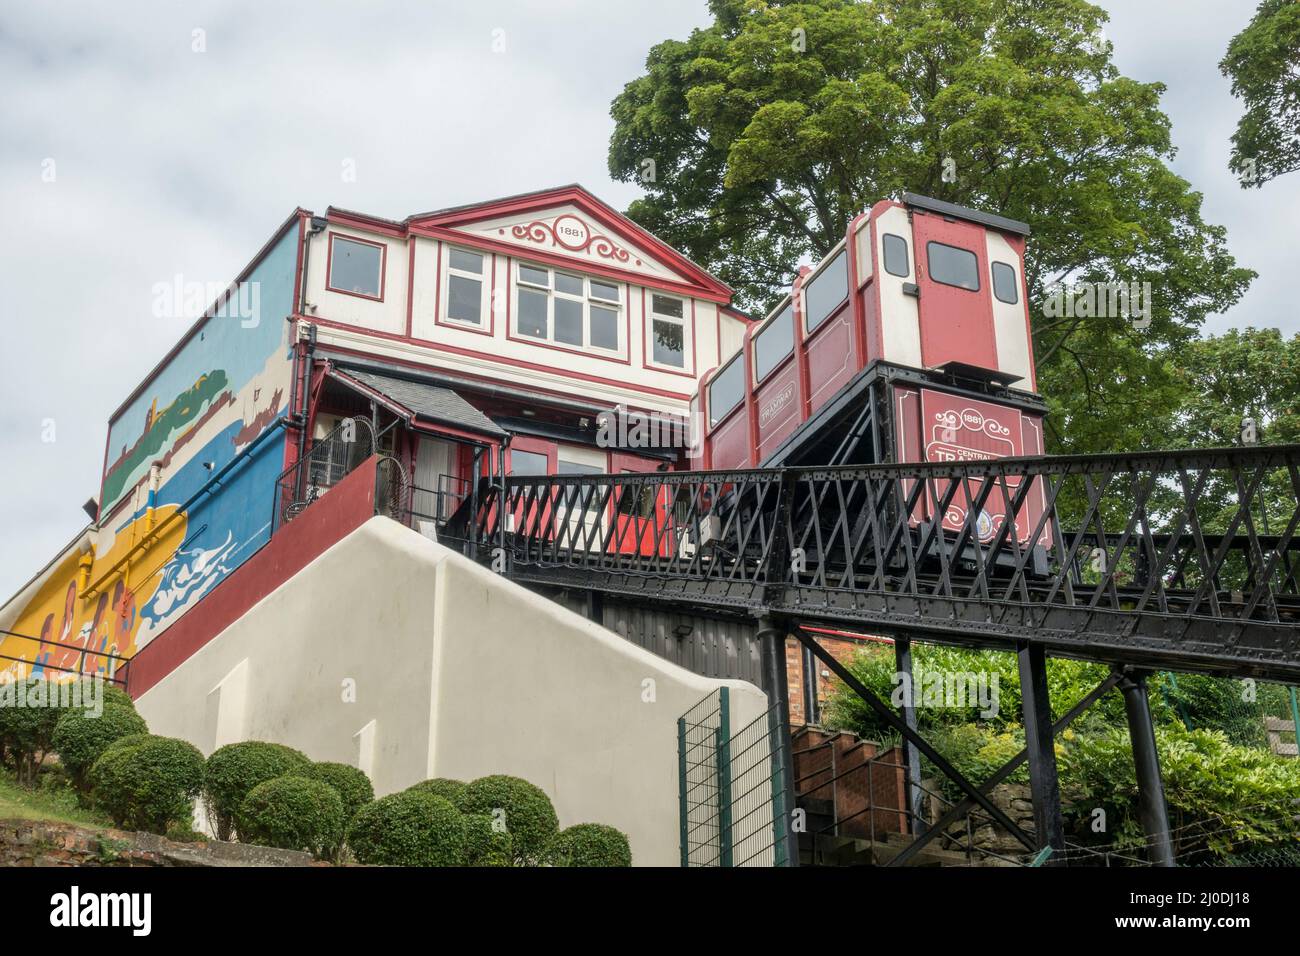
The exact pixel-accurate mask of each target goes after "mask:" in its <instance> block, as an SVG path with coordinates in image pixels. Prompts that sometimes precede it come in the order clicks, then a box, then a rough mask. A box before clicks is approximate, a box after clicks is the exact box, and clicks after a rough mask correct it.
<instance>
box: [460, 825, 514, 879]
mask: <svg viewBox="0 0 1300 956" xmlns="http://www.w3.org/2000/svg"><path fill="white" fill-rule="evenodd" d="M511 843H512V841H511V839H510V833H509V832H508V831H507V830H505V829H504V828H503V827H498V826H496V825H495V821H494V820H493V819H492V818H491V817H490V816H488V815H487V814H486V813H471V814H468V815H467V816H466V817H465V865H466V866H510V864H511V860H512V859H513V858H514V854H513V852H512V848H511Z"/></svg>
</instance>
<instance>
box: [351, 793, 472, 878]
mask: <svg viewBox="0 0 1300 956" xmlns="http://www.w3.org/2000/svg"><path fill="white" fill-rule="evenodd" d="M348 846H350V847H351V848H352V852H353V854H354V855H355V856H356V858H357V862H358V863H369V864H375V865H379V866H459V865H460V864H461V863H462V862H463V861H464V859H465V818H464V817H463V816H461V813H460V811H459V810H457V809H456V808H455V807H453V806H452V805H451V804H450V803H448V802H447V801H446V800H444V799H443V798H442V797H435V796H434V795H433V794H431V793H420V792H418V791H417V792H414V793H413V792H411V791H409V790H407V791H404V792H402V793H394V794H392V795H390V796H387V797H383V798H381V799H379V800H376V801H375V802H374V803H368V804H366V805H365V806H364V807H362V808H361V809H360V810H359V811H357V815H356V817H354V818H353V820H352V826H351V827H350V828H349V829H348Z"/></svg>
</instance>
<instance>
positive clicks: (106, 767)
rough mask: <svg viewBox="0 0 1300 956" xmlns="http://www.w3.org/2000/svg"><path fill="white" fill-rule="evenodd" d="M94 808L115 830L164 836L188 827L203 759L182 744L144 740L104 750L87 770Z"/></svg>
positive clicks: (197, 791) (180, 742) (186, 745)
mask: <svg viewBox="0 0 1300 956" xmlns="http://www.w3.org/2000/svg"><path fill="white" fill-rule="evenodd" d="M88 780H89V783H90V787H91V792H92V794H93V796H94V800H95V803H96V805H98V806H99V807H101V808H102V809H103V810H104V812H105V813H107V814H108V815H109V817H111V818H112V820H113V822H114V823H115V824H117V825H118V826H120V827H123V828H125V829H129V830H148V831H149V832H151V833H158V834H165V833H166V832H167V830H168V828H169V827H171V826H172V825H173V824H176V823H189V822H190V820H191V812H190V811H191V801H192V800H193V799H194V797H195V796H197V795H198V793H199V790H200V789H201V788H202V786H203V755H202V754H201V753H199V751H198V748H196V747H195V746H194V745H193V744H190V743H187V742H186V741H184V740H176V739H174V738H171V737H151V736H146V737H144V738H143V739H140V740H139V741H138V742H136V743H134V744H132V745H130V746H117V747H110V748H108V749H107V750H105V751H104V753H103V754H102V755H101V756H100V757H99V759H98V760H96V761H95V763H94V764H93V765H92V766H91V768H90V773H89V776H88Z"/></svg>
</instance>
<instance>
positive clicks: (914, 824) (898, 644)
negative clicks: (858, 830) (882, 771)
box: [894, 637, 926, 834]
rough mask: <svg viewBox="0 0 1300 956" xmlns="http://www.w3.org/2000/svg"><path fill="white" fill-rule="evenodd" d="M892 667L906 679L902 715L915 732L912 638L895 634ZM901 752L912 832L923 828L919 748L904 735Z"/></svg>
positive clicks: (899, 677)
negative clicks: (905, 767)
mask: <svg viewBox="0 0 1300 956" xmlns="http://www.w3.org/2000/svg"><path fill="white" fill-rule="evenodd" d="M894 668H895V669H896V670H897V671H898V674H899V676H898V679H899V680H902V681H905V682H906V684H905V686H906V687H907V694H905V695H904V697H903V706H902V708H901V709H902V715H901V716H902V718H903V723H905V724H907V727H908V729H909V730H911V731H913V732H915V731H916V729H917V725H916V699H917V696H918V695H917V688H916V682H915V681H914V680H913V676H912V641H911V639H910V638H906V637H896V638H894ZM903 747H904V753H906V754H907V805H908V808H909V809H910V810H911V812H910V813H909V814H908V815H907V819H908V823H909V824H910V825H911V828H912V832H913V833H914V834H921V833H924V832H925V831H926V824H925V791H923V790H922V789H921V751H919V750H917V749H916V744H914V743H913V742H912V741H910V740H908V739H907V738H903Z"/></svg>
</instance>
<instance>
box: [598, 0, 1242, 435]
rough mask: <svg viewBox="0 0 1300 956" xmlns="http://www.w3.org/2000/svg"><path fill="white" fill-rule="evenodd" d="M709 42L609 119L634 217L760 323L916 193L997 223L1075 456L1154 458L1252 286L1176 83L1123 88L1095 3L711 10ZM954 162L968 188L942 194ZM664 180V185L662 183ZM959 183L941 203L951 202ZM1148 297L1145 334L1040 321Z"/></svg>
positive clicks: (636, 89)
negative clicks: (1195, 357)
mask: <svg viewBox="0 0 1300 956" xmlns="http://www.w3.org/2000/svg"><path fill="white" fill-rule="evenodd" d="M709 7H710V10H711V11H712V13H713V16H714V21H713V23H712V24H711V25H710V26H708V27H706V28H704V29H700V30H696V31H694V32H693V33H692V34H691V36H690V37H689V38H688V39H687V40H684V41H680V40H666V41H664V42H662V43H659V44H658V45H656V46H655V47H654V48H653V49H652V50H651V51H650V54H649V56H648V58H647V60H646V72H645V74H644V75H643V76H640V77H638V78H636V79H634V80H633V81H632V82H630V83H628V84H627V85H626V86H625V87H624V89H623V92H622V93H620V94H619V95H618V97H616V98H615V100H614V102H613V105H612V108H611V113H612V115H613V118H614V121H615V128H614V133H613V136H612V139H611V142H610V153H609V165H610V171H611V173H612V174H613V175H614V176H615V177H616V178H618V179H621V180H624V181H637V182H639V183H640V184H641V185H642V186H643V188H644V189H645V193H646V195H645V196H644V197H643V198H641V199H638V200H636V201H635V202H633V203H632V204H631V206H630V207H629V209H628V214H629V215H630V216H631V217H632V218H633V219H635V220H637V221H638V222H640V223H642V224H643V225H645V226H646V227H648V228H649V229H651V230H652V231H654V232H656V233H657V234H658V235H660V236H662V237H663V238H664V239H666V240H667V241H669V242H671V243H673V244H675V245H677V246H678V247H680V248H682V249H684V250H685V251H686V252H687V254H689V255H691V256H692V257H693V258H695V259H696V260H697V261H699V262H702V263H705V264H706V265H707V266H708V267H709V268H711V269H712V270H713V271H715V272H716V273H717V274H718V275H720V276H721V277H722V278H723V279H724V280H726V281H727V282H728V283H729V284H731V285H732V286H733V288H735V289H736V290H737V294H738V299H739V302H740V304H741V305H742V306H748V307H750V308H758V309H760V310H761V309H763V308H764V307H766V306H770V305H772V304H774V302H775V299H776V298H777V297H778V296H779V295H780V294H781V293H782V292H783V290H785V289H786V288H787V286H788V282H789V278H790V276H791V275H792V272H793V270H794V268H795V266H796V265H797V264H798V262H800V261H801V260H803V259H807V258H820V257H822V256H824V255H825V254H826V253H827V252H829V250H830V249H831V248H832V247H833V246H834V245H835V243H837V242H838V241H839V240H840V239H841V238H842V237H843V236H844V234H845V232H846V230H847V227H848V223H849V221H850V220H851V218H852V217H853V216H854V215H856V214H857V213H859V212H861V211H862V210H864V209H866V208H868V207H869V206H870V205H871V204H872V203H874V202H876V201H877V200H879V199H882V198H887V197H890V196H894V195H897V194H899V193H900V192H902V191H905V190H911V191H915V192H920V193H925V194H927V195H931V196H935V197H937V198H939V199H946V200H949V201H953V202H958V203H962V204H965V205H970V206H976V207H980V208H984V209H990V210H996V211H998V212H1000V213H1002V214H1004V215H1007V216H1011V217H1013V218H1016V219H1021V220H1024V221H1026V222H1028V223H1030V225H1031V226H1032V228H1033V230H1034V235H1033V236H1032V238H1031V241H1030V243H1029V247H1028V251H1027V254H1026V278H1027V281H1028V284H1029V288H1030V303H1031V310H1032V311H1033V319H1034V338H1035V348H1036V353H1037V357H1038V361H1039V382H1040V386H1039V387H1040V391H1042V392H1043V393H1044V394H1047V395H1050V396H1053V397H1054V401H1055V402H1056V403H1057V409H1056V410H1057V411H1058V413H1059V415H1058V416H1057V417H1059V418H1060V419H1061V420H1063V421H1070V422H1079V423H1083V422H1086V423H1088V426H1089V427H1086V428H1080V429H1079V433H1078V435H1077V437H1076V436H1075V435H1074V434H1073V433H1071V432H1069V431H1065V430H1063V429H1061V428H1059V427H1058V428H1057V429H1056V430H1055V431H1054V432H1053V433H1052V436H1051V438H1052V445H1053V448H1054V449H1055V450H1067V451H1088V450H1096V449H1102V448H1113V447H1114V439H1115V435H1114V432H1117V431H1118V432H1121V433H1123V434H1124V437H1125V438H1126V440H1127V444H1128V445H1129V446H1130V447H1133V446H1137V445H1141V444H1150V443H1156V442H1158V441H1159V439H1160V437H1161V435H1162V431H1163V428H1162V426H1160V425H1159V422H1158V416H1153V415H1141V416H1134V415H1133V414H1132V411H1131V407H1130V403H1131V402H1132V401H1134V400H1135V398H1134V394H1133V391H1132V387H1131V386H1132V383H1133V382H1143V383H1149V384H1150V385H1151V386H1152V388H1153V389H1154V392H1153V394H1152V395H1149V396H1146V398H1147V400H1148V401H1155V402H1157V404H1158V403H1159V402H1160V401H1166V404H1167V406H1168V407H1170V408H1172V407H1173V403H1172V398H1171V397H1168V396H1165V394H1164V392H1165V391H1166V390H1167V389H1168V388H1170V387H1171V386H1170V384H1169V382H1168V374H1169V373H1168V366H1167V361H1168V355H1167V350H1169V349H1173V348H1177V347H1179V346H1181V345H1183V344H1185V343H1186V342H1188V341H1189V340H1191V339H1192V338H1193V337H1194V336H1195V334H1196V330H1197V329H1198V328H1199V326H1200V325H1201V323H1202V321H1203V320H1204V318H1205V317H1206V316H1207V315H1209V314H1213V313H1219V312H1223V311H1224V310H1226V309H1227V308H1228V307H1229V306H1231V305H1232V304H1233V303H1234V302H1236V301H1237V300H1238V299H1239V298H1240V296H1241V294H1242V293H1243V292H1244V290H1245V289H1246V287H1247V285H1248V284H1249V282H1250V280H1251V278H1252V277H1253V273H1251V272H1250V271H1249V270H1247V269H1242V268H1239V267H1238V266H1237V265H1236V263H1235V261H1234V259H1233V258H1232V256H1231V255H1229V253H1228V251H1227V249H1226V247H1225V238H1224V235H1225V234H1224V230H1223V228H1222V227H1220V226H1217V225H1214V224H1211V223H1207V222H1206V221H1205V220H1204V219H1203V218H1202V215H1201V196H1200V194H1198V193H1197V192H1195V191H1194V190H1192V188H1191V187H1190V185H1189V184H1188V183H1187V182H1186V181H1185V180H1183V179H1181V178H1180V177H1178V176H1176V175H1175V174H1174V173H1173V172H1172V171H1171V170H1170V169H1169V168H1168V166H1167V161H1168V160H1169V159H1171V158H1172V156H1173V155H1174V147H1173V145H1172V142H1171V138H1170V124H1169V120H1168V118H1167V117H1166V116H1165V114H1164V113H1163V112H1162V111H1161V109H1160V95H1161V93H1162V92H1163V90H1164V86H1163V85H1162V84H1160V83H1139V82H1136V81H1134V80H1132V79H1129V78H1127V77H1124V76H1122V75H1120V73H1119V71H1118V70H1117V69H1116V68H1115V66H1114V65H1113V64H1112V62H1111V47H1110V44H1109V43H1107V42H1106V41H1105V40H1104V39H1103V38H1102V36H1101V33H1100V31H1101V28H1102V25H1103V24H1104V23H1105V22H1106V20H1107V15H1106V13H1105V11H1103V10H1102V9H1100V8H1099V7H1097V6H1095V5H1093V4H1090V3H1087V2H1085V0H861V2H853V0H807V2H802V3H779V2H763V0H711V2H710V4H709ZM945 160H951V161H952V164H953V165H952V167H951V168H954V169H955V173H956V175H955V178H954V177H951V176H945ZM651 172H653V176H651V175H650V173H651ZM950 179H951V180H953V181H948V180H950ZM1121 280H1122V281H1125V282H1133V281H1136V282H1144V281H1147V282H1150V283H1151V285H1152V292H1153V295H1152V301H1151V314H1150V317H1149V324H1147V323H1141V325H1143V327H1141V328H1139V327H1138V325H1139V323H1134V322H1132V321H1131V320H1126V319H1124V318H1123V317H1115V318H1110V319H1098V318H1091V319H1077V318H1063V317H1056V318H1047V317H1045V316H1044V315H1043V314H1042V309H1041V308H1040V307H1039V305H1040V304H1041V303H1042V301H1043V299H1044V296H1045V295H1046V294H1047V293H1048V292H1050V291H1052V290H1054V289H1057V288H1060V287H1062V286H1065V285H1069V284H1072V283H1076V282H1083V281H1088V282H1093V281H1121Z"/></svg>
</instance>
